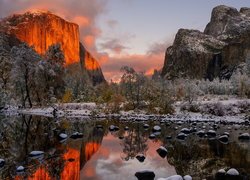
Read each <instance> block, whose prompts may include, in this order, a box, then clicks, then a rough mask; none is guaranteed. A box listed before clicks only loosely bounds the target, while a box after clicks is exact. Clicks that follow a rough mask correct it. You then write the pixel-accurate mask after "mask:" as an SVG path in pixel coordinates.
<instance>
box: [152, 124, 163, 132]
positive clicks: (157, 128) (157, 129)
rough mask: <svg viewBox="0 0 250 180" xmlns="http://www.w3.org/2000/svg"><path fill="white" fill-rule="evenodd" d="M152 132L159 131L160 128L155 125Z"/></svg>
mask: <svg viewBox="0 0 250 180" xmlns="http://www.w3.org/2000/svg"><path fill="white" fill-rule="evenodd" d="M153 131H161V127H160V126H158V125H156V126H154V127H153Z"/></svg>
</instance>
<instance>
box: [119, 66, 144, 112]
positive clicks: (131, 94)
mask: <svg viewBox="0 0 250 180" xmlns="http://www.w3.org/2000/svg"><path fill="white" fill-rule="evenodd" d="M121 71H123V72H124V74H123V75H122V77H121V82H120V83H121V88H122V90H123V93H124V96H125V97H126V99H127V100H128V101H129V103H131V104H132V106H133V109H136V108H140V106H141V103H142V101H143V95H144V93H145V92H146V91H147V90H146V89H145V88H144V87H143V86H144V85H145V83H146V80H147V78H146V77H145V76H144V73H142V72H139V73H138V72H136V71H135V70H134V69H133V68H131V67H128V66H124V67H122V68H121Z"/></svg>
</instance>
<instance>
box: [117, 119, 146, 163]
mask: <svg viewBox="0 0 250 180" xmlns="http://www.w3.org/2000/svg"><path fill="white" fill-rule="evenodd" d="M147 140H148V137H147V136H146V134H144V133H143V131H142V129H141V126H140V124H139V123H136V124H135V126H133V127H132V128H131V129H130V130H129V131H127V132H124V139H123V141H122V143H121V144H122V146H123V153H122V155H121V157H122V159H123V160H125V161H128V160H129V159H134V158H135V157H136V155H138V154H143V155H146V152H147V150H148V145H147Z"/></svg>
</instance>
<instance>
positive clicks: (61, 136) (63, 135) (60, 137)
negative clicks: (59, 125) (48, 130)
mask: <svg viewBox="0 0 250 180" xmlns="http://www.w3.org/2000/svg"><path fill="white" fill-rule="evenodd" d="M67 137H68V135H67V134H65V133H61V134H59V139H60V140H64V139H67Z"/></svg>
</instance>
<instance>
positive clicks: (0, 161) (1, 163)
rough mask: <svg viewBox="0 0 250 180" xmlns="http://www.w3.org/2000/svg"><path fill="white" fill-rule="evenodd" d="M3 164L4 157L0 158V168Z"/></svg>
mask: <svg viewBox="0 0 250 180" xmlns="http://www.w3.org/2000/svg"><path fill="white" fill-rule="evenodd" d="M4 165H5V160H4V159H0V168H2V167H3V166H4Z"/></svg>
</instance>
